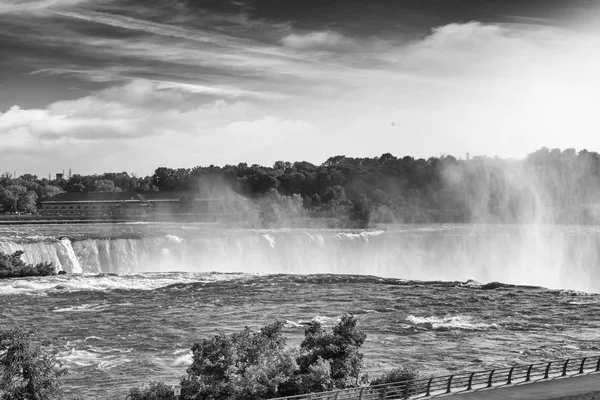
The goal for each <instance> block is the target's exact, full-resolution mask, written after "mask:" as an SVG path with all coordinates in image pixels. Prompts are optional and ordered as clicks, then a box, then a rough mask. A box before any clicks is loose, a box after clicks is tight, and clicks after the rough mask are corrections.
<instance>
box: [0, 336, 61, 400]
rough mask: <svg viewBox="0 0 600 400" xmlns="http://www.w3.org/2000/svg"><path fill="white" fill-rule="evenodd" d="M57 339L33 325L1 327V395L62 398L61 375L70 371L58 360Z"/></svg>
mask: <svg viewBox="0 0 600 400" xmlns="http://www.w3.org/2000/svg"><path fill="white" fill-rule="evenodd" d="M56 355H57V350H56V347H55V345H54V342H53V341H52V340H49V339H45V338H42V337H41V336H40V335H39V333H38V332H37V331H36V330H35V329H32V328H20V327H17V326H14V327H11V328H7V329H1V330H0V399H1V400H52V399H61V398H62V384H61V381H60V377H61V376H63V375H65V374H66V373H67V370H66V369H65V368H62V365H61V364H60V363H59V362H58V361H57V360H56Z"/></svg>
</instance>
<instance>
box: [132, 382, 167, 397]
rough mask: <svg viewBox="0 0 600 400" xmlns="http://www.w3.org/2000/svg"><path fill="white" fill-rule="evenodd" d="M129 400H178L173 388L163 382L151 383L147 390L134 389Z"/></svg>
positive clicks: (140, 387)
mask: <svg viewBox="0 0 600 400" xmlns="http://www.w3.org/2000/svg"><path fill="white" fill-rule="evenodd" d="M126 399H127V400H176V398H175V393H174V391H173V388H172V387H171V386H169V385H165V384H164V383H162V382H150V384H149V386H148V387H147V388H144V387H143V386H139V387H133V388H131V389H130V390H129V394H128V395H127V397H126Z"/></svg>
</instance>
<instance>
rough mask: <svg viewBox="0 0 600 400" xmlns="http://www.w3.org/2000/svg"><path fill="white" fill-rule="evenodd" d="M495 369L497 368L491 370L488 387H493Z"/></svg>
mask: <svg viewBox="0 0 600 400" xmlns="http://www.w3.org/2000/svg"><path fill="white" fill-rule="evenodd" d="M494 371H495V369H493V370H492V372H490V377H489V378H488V385H487V387H492V378H493V377H494Z"/></svg>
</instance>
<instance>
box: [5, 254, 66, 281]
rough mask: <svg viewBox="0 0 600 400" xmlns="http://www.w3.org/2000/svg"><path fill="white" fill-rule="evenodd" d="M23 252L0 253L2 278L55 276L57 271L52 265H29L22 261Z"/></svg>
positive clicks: (46, 263)
mask: <svg viewBox="0 0 600 400" xmlns="http://www.w3.org/2000/svg"><path fill="white" fill-rule="evenodd" d="M23 253H24V252H23V251H21V250H19V251H15V252H14V253H12V254H7V253H4V252H3V251H0V278H23V277H26V276H48V275H55V274H56V271H55V269H54V266H52V263H48V262H45V263H39V264H37V265H32V264H27V263H25V261H23V260H21V256H22V255H23Z"/></svg>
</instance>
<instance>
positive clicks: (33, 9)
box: [0, 0, 106, 15]
mask: <svg viewBox="0 0 600 400" xmlns="http://www.w3.org/2000/svg"><path fill="white" fill-rule="evenodd" d="M91 1H92V0H2V3H0V15H2V14H44V13H47V12H49V11H53V10H60V9H68V8H71V7H75V6H80V5H83V4H86V3H90V2H91ZM103 2H106V0H104V1H103V0H100V1H99V2H97V3H103Z"/></svg>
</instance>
